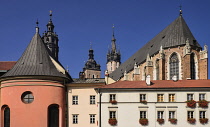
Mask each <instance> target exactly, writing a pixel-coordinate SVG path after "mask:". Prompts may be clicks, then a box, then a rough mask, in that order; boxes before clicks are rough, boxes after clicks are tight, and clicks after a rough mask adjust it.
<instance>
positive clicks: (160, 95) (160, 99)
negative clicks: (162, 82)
mask: <svg viewBox="0 0 210 127" xmlns="http://www.w3.org/2000/svg"><path fill="white" fill-rule="evenodd" d="M157 102H163V94H158V95H157Z"/></svg>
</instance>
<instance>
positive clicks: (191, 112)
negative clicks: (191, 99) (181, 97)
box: [187, 111, 195, 119]
mask: <svg viewBox="0 0 210 127" xmlns="http://www.w3.org/2000/svg"><path fill="white" fill-rule="evenodd" d="M187 118H188V119H191V118H195V117H194V111H187Z"/></svg>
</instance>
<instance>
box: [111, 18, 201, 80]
mask: <svg viewBox="0 0 210 127" xmlns="http://www.w3.org/2000/svg"><path fill="white" fill-rule="evenodd" d="M187 39H189V43H190V45H191V46H195V47H198V48H201V46H200V45H199V43H198V42H197V41H196V40H195V38H194V36H193V35H192V33H191V31H190V29H189V27H188V26H187V24H186V22H185V20H184V18H183V17H182V16H179V17H178V18H177V19H176V20H175V21H173V22H172V23H171V24H170V25H168V26H167V27H166V28H165V29H164V30H162V31H161V32H160V33H159V34H158V35H156V36H155V37H154V38H153V39H152V40H150V41H149V42H148V43H146V44H145V45H144V46H143V47H142V48H141V49H139V50H138V51H137V52H136V53H135V54H134V55H132V56H131V57H130V58H129V59H128V60H127V61H125V62H124V63H123V64H121V65H120V66H119V68H117V69H116V70H115V71H113V72H112V73H111V74H110V77H111V78H112V79H113V80H115V81H117V80H119V79H120V78H121V77H122V76H123V74H124V72H125V70H126V72H129V71H131V70H133V68H134V64H135V63H137V65H139V64H141V63H143V62H144V61H145V60H146V58H147V54H149V55H150V56H152V55H154V54H156V53H158V52H159V50H160V47H161V46H162V48H163V49H164V48H169V47H176V46H182V45H185V44H186V40H187Z"/></svg>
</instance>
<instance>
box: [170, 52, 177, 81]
mask: <svg viewBox="0 0 210 127" xmlns="http://www.w3.org/2000/svg"><path fill="white" fill-rule="evenodd" d="M169 63H170V79H172V77H173V76H175V75H176V76H177V79H179V59H178V55H177V54H176V53H173V54H172V55H171V58H170V62H169Z"/></svg>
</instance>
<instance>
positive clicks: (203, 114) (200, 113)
mask: <svg viewBox="0 0 210 127" xmlns="http://www.w3.org/2000/svg"><path fill="white" fill-rule="evenodd" d="M199 115H200V119H202V118H206V111H200V112H199Z"/></svg>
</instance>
